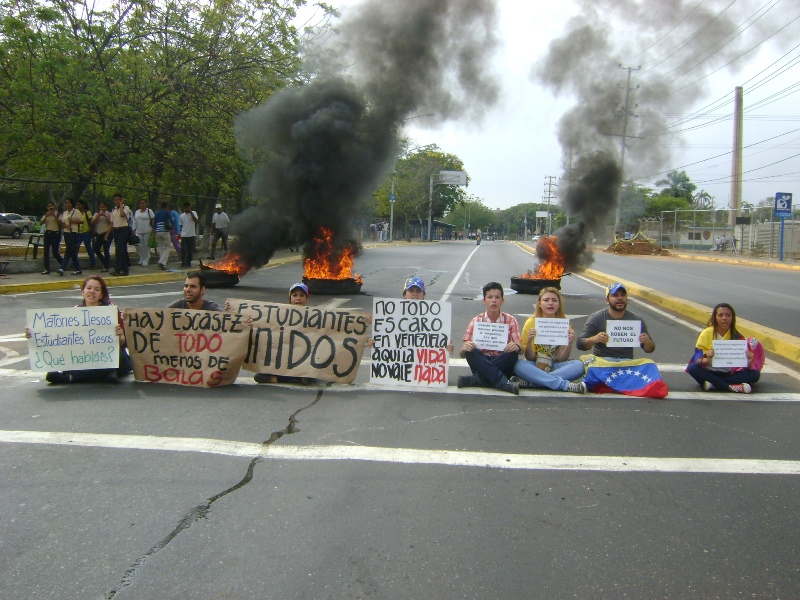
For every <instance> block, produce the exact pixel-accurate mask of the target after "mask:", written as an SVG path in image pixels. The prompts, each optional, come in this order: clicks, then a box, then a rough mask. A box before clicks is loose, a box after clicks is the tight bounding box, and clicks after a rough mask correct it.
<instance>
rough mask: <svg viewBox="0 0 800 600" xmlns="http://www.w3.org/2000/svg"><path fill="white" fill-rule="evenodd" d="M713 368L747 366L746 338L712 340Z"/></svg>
mask: <svg viewBox="0 0 800 600" xmlns="http://www.w3.org/2000/svg"><path fill="white" fill-rule="evenodd" d="M711 345H712V346H713V347H714V356H713V357H712V358H711V366H712V367H714V368H726V367H747V340H714V341H713V342H711Z"/></svg>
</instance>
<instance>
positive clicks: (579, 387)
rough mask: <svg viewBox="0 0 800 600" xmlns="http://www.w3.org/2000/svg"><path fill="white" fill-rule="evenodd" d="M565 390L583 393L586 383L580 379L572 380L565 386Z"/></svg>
mask: <svg viewBox="0 0 800 600" xmlns="http://www.w3.org/2000/svg"><path fill="white" fill-rule="evenodd" d="M567 391H568V392H574V393H576V394H585V393H586V384H585V383H583V382H582V381H574V382H572V383H570V384H569V385H568V386H567Z"/></svg>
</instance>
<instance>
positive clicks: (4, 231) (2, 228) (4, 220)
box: [0, 215, 22, 240]
mask: <svg viewBox="0 0 800 600" xmlns="http://www.w3.org/2000/svg"><path fill="white" fill-rule="evenodd" d="M0 235H10V236H11V237H12V238H14V239H15V240H18V239H19V238H21V237H22V227H20V226H19V225H17V224H16V223H14V222H13V221H12V220H11V219H9V218H8V217H5V216H3V215H0Z"/></svg>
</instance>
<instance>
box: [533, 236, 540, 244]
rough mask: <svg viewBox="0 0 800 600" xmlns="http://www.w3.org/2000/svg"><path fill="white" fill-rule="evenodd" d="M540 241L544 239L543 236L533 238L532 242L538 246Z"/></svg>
mask: <svg viewBox="0 0 800 600" xmlns="http://www.w3.org/2000/svg"><path fill="white" fill-rule="evenodd" d="M540 239H542V236H540V235H535V236H533V237H532V238H531V241H532V242H533V243H534V244H536V243H538V242H539V240H540Z"/></svg>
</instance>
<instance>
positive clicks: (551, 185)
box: [542, 175, 558, 235]
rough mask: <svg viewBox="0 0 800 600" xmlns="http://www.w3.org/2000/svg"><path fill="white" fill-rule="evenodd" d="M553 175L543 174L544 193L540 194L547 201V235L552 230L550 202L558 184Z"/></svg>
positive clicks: (554, 195) (553, 198)
mask: <svg viewBox="0 0 800 600" xmlns="http://www.w3.org/2000/svg"><path fill="white" fill-rule="evenodd" d="M555 179H556V178H555V177H554V176H553V175H545V176H544V193H545V195H544V196H542V199H543V200H545V201H546V202H547V235H550V234H551V233H553V232H552V229H553V228H552V226H551V223H552V219H551V217H550V202H551V201H552V200H555V197H556V192H555V189H556V188H557V187H558V185H557V184H556V183H555Z"/></svg>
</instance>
